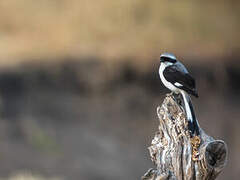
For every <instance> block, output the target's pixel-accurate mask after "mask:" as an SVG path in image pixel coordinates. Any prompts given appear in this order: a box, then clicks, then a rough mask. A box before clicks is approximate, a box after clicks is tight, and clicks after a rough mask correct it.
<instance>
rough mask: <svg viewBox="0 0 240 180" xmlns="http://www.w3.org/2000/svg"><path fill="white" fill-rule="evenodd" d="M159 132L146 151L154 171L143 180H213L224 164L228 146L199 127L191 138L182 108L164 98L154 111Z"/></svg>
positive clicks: (172, 100) (176, 102)
mask: <svg viewBox="0 0 240 180" xmlns="http://www.w3.org/2000/svg"><path fill="white" fill-rule="evenodd" d="M157 114H158V118H159V121H160V125H159V131H158V132H157V133H156V134H155V137H154V138H153V140H152V144H151V146H150V147H149V148H148V149H149V152H150V156H151V160H152V161H153V162H154V163H155V165H156V166H157V169H149V170H148V171H147V173H145V175H144V176H143V177H142V180H213V179H215V178H216V177H217V175H218V174H219V173H220V172H221V171H222V169H223V168H224V166H225V165H226V161H227V146H226V144H225V143H224V142H223V141H222V140H214V139H213V138H212V137H210V136H208V135H207V134H206V133H205V132H204V131H203V130H202V129H201V128H200V126H199V124H198V122H197V126H198V127H199V136H193V137H191V136H190V131H189V129H188V121H187V119H186V116H185V112H184V109H183V107H182V106H181V105H180V104H178V101H177V100H176V99H175V98H174V96H173V95H170V94H169V95H167V97H166V98H165V99H164V102H163V103H162V106H161V107H158V108H157Z"/></svg>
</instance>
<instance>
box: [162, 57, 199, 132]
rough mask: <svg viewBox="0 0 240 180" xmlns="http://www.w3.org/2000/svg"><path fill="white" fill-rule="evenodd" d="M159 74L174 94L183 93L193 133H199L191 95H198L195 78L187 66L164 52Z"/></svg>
mask: <svg viewBox="0 0 240 180" xmlns="http://www.w3.org/2000/svg"><path fill="white" fill-rule="evenodd" d="M160 63H161V64H160V67H159V75H160V79H161V81H162V83H163V85H164V86H165V87H166V88H168V89H170V90H171V91H172V92H173V93H174V94H181V95H182V98H183V101H184V109H185V112H186V115H187V118H188V121H189V129H190V130H191V131H192V133H194V132H196V131H197V132H196V133H198V130H196V129H195V127H196V117H195V114H194V110H193V106H192V102H191V99H190V96H189V95H188V94H190V95H193V96H195V97H198V93H197V90H196V84H195V79H194V78H193V77H192V76H191V75H190V74H189V72H188V71H187V69H186V68H185V66H184V65H183V64H182V63H181V62H179V61H178V60H177V58H176V57H175V56H174V55H173V54H170V53H163V54H161V56H160Z"/></svg>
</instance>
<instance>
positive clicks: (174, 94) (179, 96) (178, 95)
mask: <svg viewBox="0 0 240 180" xmlns="http://www.w3.org/2000/svg"><path fill="white" fill-rule="evenodd" d="M172 95H173V97H174V99H175V100H176V102H177V103H178V104H179V105H180V106H182V105H183V101H182V96H181V94H180V93H179V94H176V93H173V92H172Z"/></svg>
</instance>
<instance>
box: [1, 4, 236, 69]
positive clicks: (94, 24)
mask: <svg viewBox="0 0 240 180" xmlns="http://www.w3.org/2000/svg"><path fill="white" fill-rule="evenodd" d="M239 4H240V3H239V2H238V1H233V0H232V1H223V0H220V1H211V2H209V1H188V0H184V1H159V0H152V1H146V0H131V1H129V0H121V1H112V0H101V1H89V0H51V1H49V0H41V1H34V0H8V1H0V37H1V41H0V65H6V64H15V63H17V62H22V61H23V60H26V59H35V60H37V59H39V60H40V59H41V60H44V59H46V58H47V59H49V58H50V59H51V58H52V59H58V57H63V56H74V57H80V56H98V57H101V58H102V59H110V60H113V61H116V60H119V59H123V58H124V57H137V58H139V59H140V60H143V61H145V62H146V63H147V61H148V59H151V58H152V57H156V56H158V55H159V53H160V52H161V51H174V52H177V53H179V54H180V55H181V54H188V55H196V56H198V55H202V56H203V55H205V56H221V55H223V54H224V55H225V54H230V53H232V52H233V51H235V50H237V49H239V48H240V44H239V40H240V36H239V24H240V21H239V18H238V17H239V10H238V7H239Z"/></svg>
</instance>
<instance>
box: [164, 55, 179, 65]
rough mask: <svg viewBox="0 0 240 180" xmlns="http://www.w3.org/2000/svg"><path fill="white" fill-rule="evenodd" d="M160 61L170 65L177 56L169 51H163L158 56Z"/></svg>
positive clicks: (174, 61)
mask: <svg viewBox="0 0 240 180" xmlns="http://www.w3.org/2000/svg"><path fill="white" fill-rule="evenodd" d="M160 62H161V63H164V64H166V65H172V64H174V63H176V62H177V58H176V57H175V56H174V55H173V54H170V53H163V54H161V56H160Z"/></svg>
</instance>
